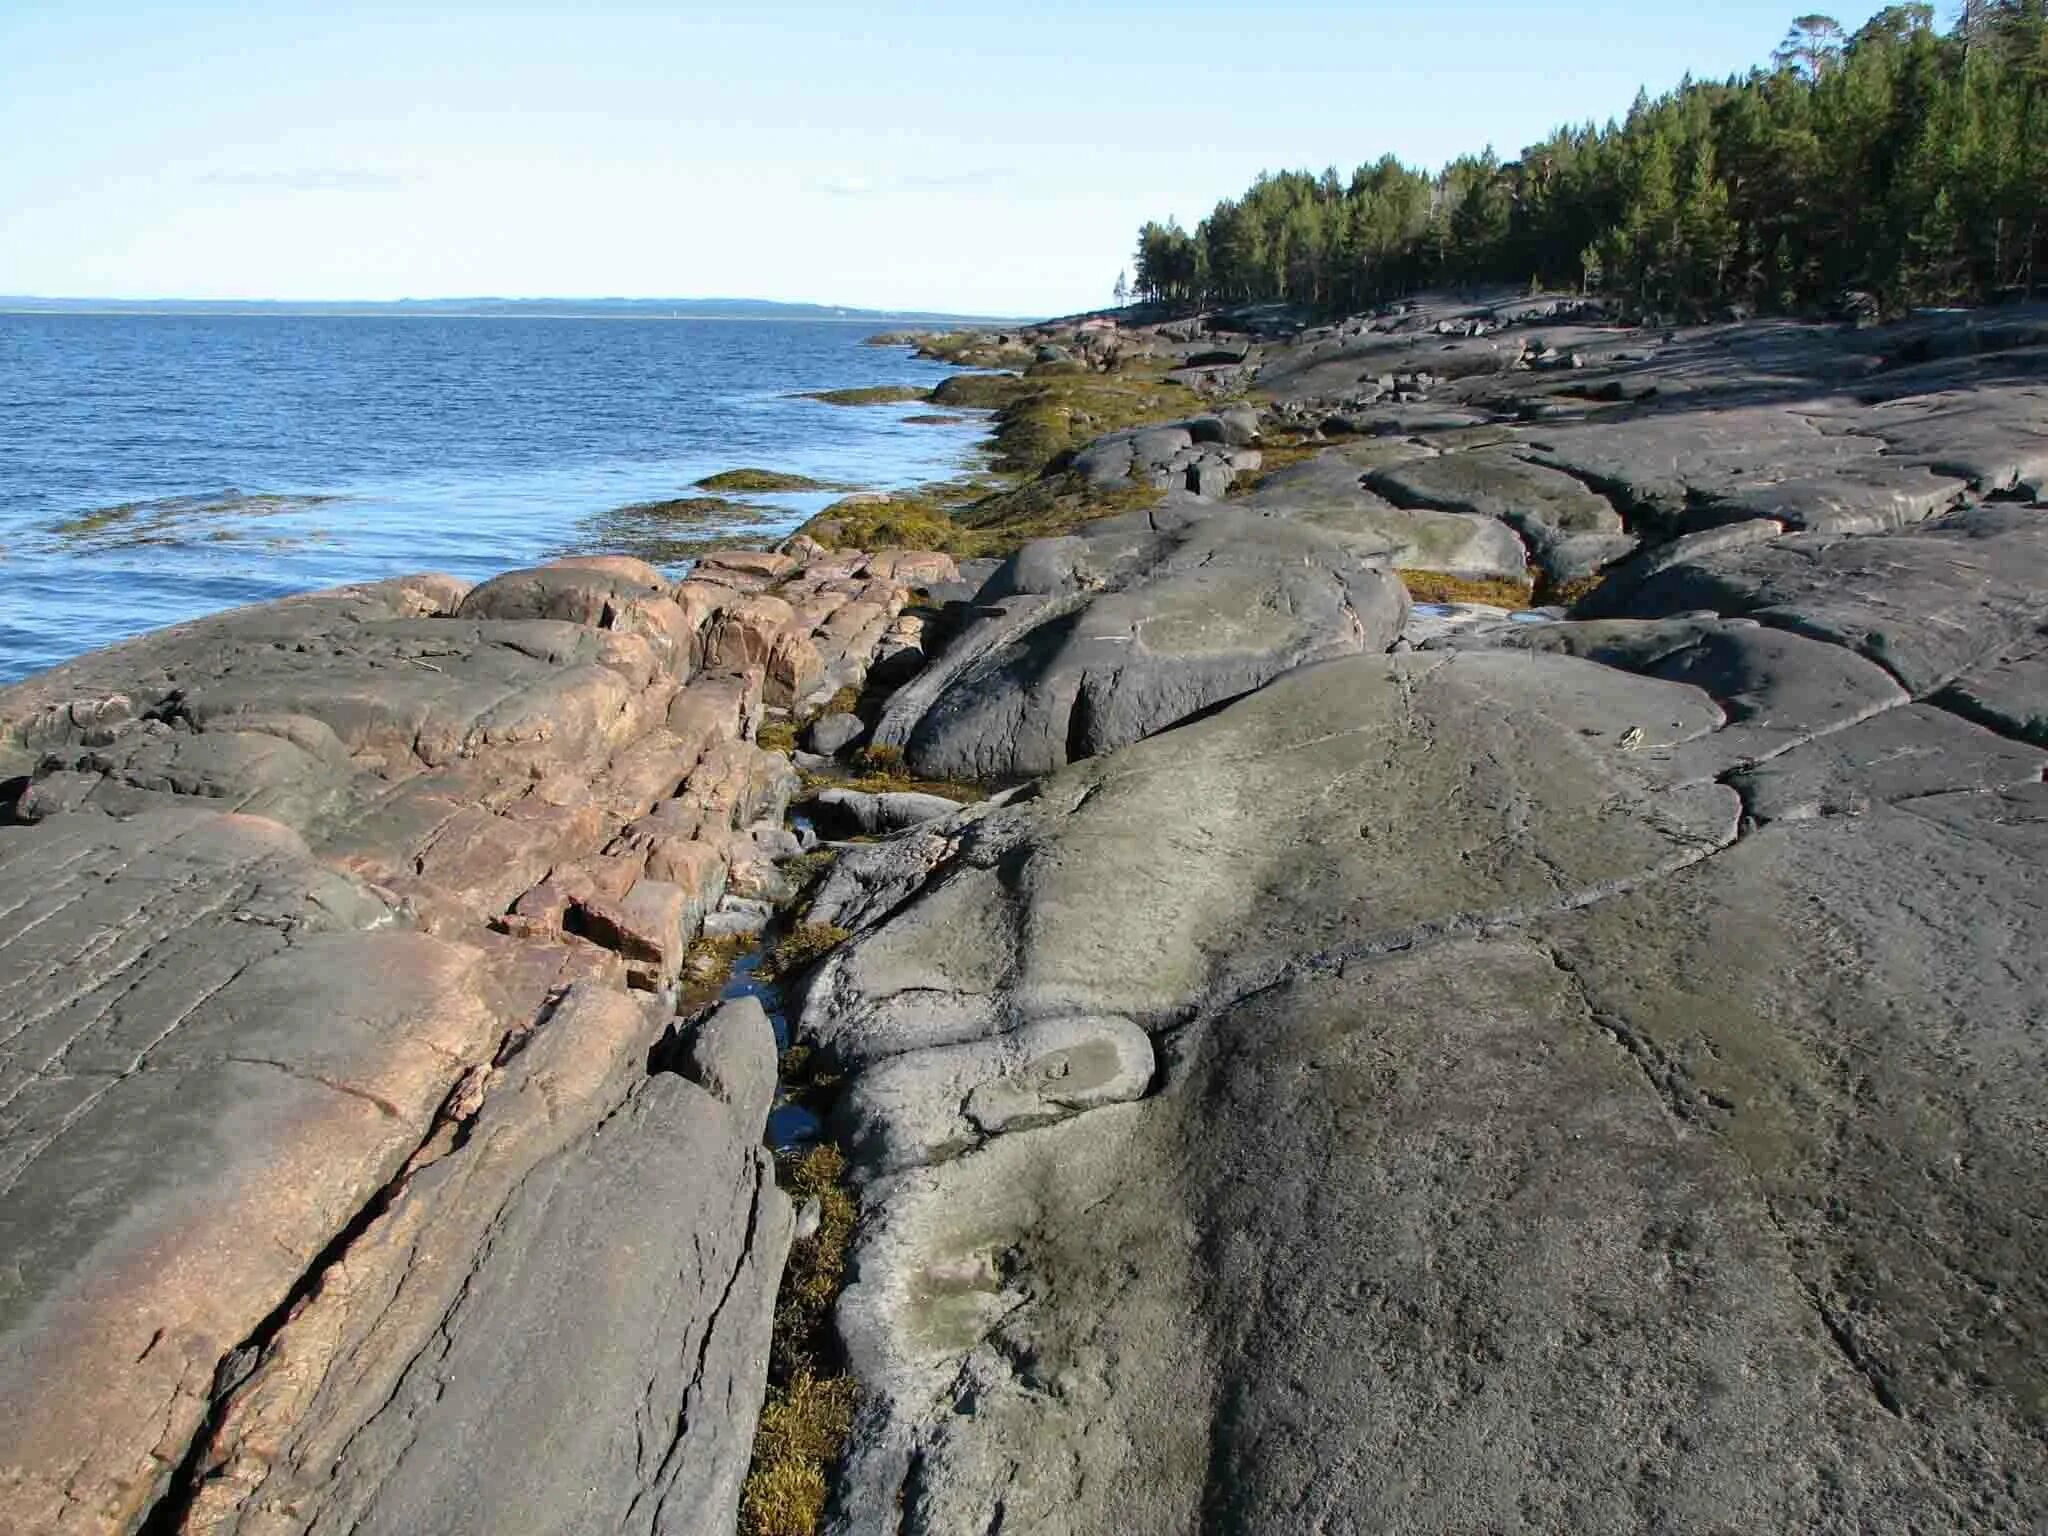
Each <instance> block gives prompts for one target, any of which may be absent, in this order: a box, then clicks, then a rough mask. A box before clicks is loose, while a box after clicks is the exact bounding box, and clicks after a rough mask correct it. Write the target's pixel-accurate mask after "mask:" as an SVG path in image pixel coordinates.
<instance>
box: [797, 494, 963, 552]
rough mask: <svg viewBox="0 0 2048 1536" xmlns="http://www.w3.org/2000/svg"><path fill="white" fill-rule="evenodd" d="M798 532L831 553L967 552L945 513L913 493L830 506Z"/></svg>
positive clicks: (856, 500) (922, 495) (864, 497)
mask: <svg viewBox="0 0 2048 1536" xmlns="http://www.w3.org/2000/svg"><path fill="white" fill-rule="evenodd" d="M801 531H802V532H804V533H807V534H809V535H810V536H811V537H812V538H814V539H816V540H817V541H818V542H819V543H820V544H823V545H825V546H826V547H827V548H830V549H937V550H944V551H946V552H947V553H949V554H964V553H966V552H967V550H966V547H965V541H964V540H963V537H962V534H961V530H960V528H959V526H958V525H957V524H955V523H954V521H953V518H952V514H951V512H950V510H949V509H948V508H947V507H946V506H944V505H943V504H941V503H940V502H938V501H936V500H934V499H932V498H931V497H929V496H927V495H924V494H922V493H918V492H909V491H906V492H903V493H901V494H896V495H890V496H886V497H873V496H860V497H855V498H853V499H850V500H847V501H839V502H834V503H833V504H832V505H831V506H829V507H827V508H826V509H825V510H824V511H823V512H820V513H819V514H818V515H817V516H816V517H814V518H812V519H811V520H810V521H809V522H807V523H805V524H804V526H803V528H802V530H801Z"/></svg>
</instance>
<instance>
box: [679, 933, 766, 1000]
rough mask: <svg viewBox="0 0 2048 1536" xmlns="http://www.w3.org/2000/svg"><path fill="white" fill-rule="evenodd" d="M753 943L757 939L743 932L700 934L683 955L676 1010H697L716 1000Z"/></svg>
mask: <svg viewBox="0 0 2048 1536" xmlns="http://www.w3.org/2000/svg"><path fill="white" fill-rule="evenodd" d="M753 947H754V941H753V940H752V939H751V938H749V937H748V936H747V935H746V934H743V933H730V934H725V935H723V936H717V935H713V936H705V937H700V938H699V939H698V940H697V941H696V942H695V943H694V944H692V945H691V946H690V949H689V953H688V954H686V955H684V956H683V981H682V986H681V988H680V989H679V992H678V995H677V998H676V1012H678V1013H680V1014H690V1013H695V1012H696V1011H697V1010H698V1009H700V1008H708V1007H710V1006H711V1005H712V1004H713V1003H715V1002H717V1001H718V994H719V993H721V992H723V991H724V990H725V984H726V982H728V981H730V980H731V979H732V970H733V967H734V966H735V965H738V964H739V960H740V956H741V955H744V954H745V953H746V952H747V951H748V950H750V949H752V948H753Z"/></svg>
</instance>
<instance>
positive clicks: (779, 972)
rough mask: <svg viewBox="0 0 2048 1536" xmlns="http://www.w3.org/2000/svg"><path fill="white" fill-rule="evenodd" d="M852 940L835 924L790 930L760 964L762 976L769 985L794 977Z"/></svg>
mask: <svg viewBox="0 0 2048 1536" xmlns="http://www.w3.org/2000/svg"><path fill="white" fill-rule="evenodd" d="M852 937H853V930H852V929H850V928H841V927H839V926H838V925H837V924H834V923H805V924H803V925H801V926H799V927H796V928H792V929H790V931H789V932H788V933H786V934H784V935H783V936H782V939H781V941H780V942H779V943H777V944H776V946H775V947H774V948H773V949H771V950H770V951H768V958H767V959H765V960H763V961H762V962H761V975H762V976H763V977H764V978H766V979H767V980H770V981H780V980H781V979H782V978H784V977H786V976H794V975H796V974H797V972H799V971H803V970H808V969H809V968H810V967H811V966H813V965H816V964H817V963H818V962H819V961H820V960H822V959H824V958H825V956H827V955H829V954H831V953H832V951H833V950H835V949H837V948H838V947H839V946H840V945H842V944H844V943H845V942H846V941H847V940H848V939H850V938H852Z"/></svg>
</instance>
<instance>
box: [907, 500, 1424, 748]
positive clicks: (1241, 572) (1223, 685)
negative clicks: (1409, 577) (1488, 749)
mask: <svg viewBox="0 0 2048 1536" xmlns="http://www.w3.org/2000/svg"><path fill="white" fill-rule="evenodd" d="M1197 506H1199V504H1197ZM1077 546H1078V547H1077ZM1039 558H1041V557H1038V556H1036V555H1034V554H1033V552H1031V551H1029V550H1027V551H1026V552H1025V553H1024V554H1020V556H1019V564H1020V565H1022V564H1023V563H1025V561H1026V560H1027V559H1039ZM1044 561H1045V563H1048V564H1052V563H1057V565H1058V566H1059V567H1060V568H1062V569H1065V570H1068V571H1071V572H1073V573H1074V574H1073V575H1072V576H1071V577H1069V578H1067V580H1068V581H1069V582H1071V586H1070V589H1069V590H1068V591H1066V592H1062V593H1058V594H1057V595H1052V594H1048V595H1047V597H1045V598H1043V599H1039V600H1038V601H1037V606H1035V607H1023V606H1020V607H1018V608H1015V609H1012V610H1009V611H1006V612H1005V613H1003V614H1002V615H1000V616H999V617H995V618H991V619H987V620H983V621H982V622H980V623H978V624H976V625H974V626H971V627H970V628H969V629H968V630H967V631H966V632H965V633H963V634H962V635H961V636H960V637H959V638H958V639H956V640H955V641H954V642H953V647H952V649H951V650H950V651H949V652H948V655H947V658H946V660H945V661H944V662H943V663H942V664H941V666H942V668H943V669H944V671H943V674H942V676H941V677H940V678H938V679H936V680H935V682H934V685H933V686H932V687H931V688H930V689H929V690H927V691H924V692H921V693H918V694H914V695H911V696H910V697H908V698H905V697H899V698H898V699H896V700H894V701H892V703H891V706H890V709H889V711H888V713H887V714H886V715H885V717H884V719H883V721H882V723H881V724H880V725H879V726H878V727H877V729H876V733H875V740H876V741H877V742H878V743H880V744H884V745H891V744H897V743H901V744H902V745H903V746H904V747H905V755H906V757H907V759H908V761H909V763H910V765H911V766H912V768H913V769H915V770H916V771H917V772H918V773H919V774H921V775H923V776H925V777H927V778H951V779H983V778H995V779H1001V778H1005V777H1018V776H1023V775H1027V774H1031V773H1037V772H1043V771H1044V770H1046V769H1048V768H1052V767H1057V766H1059V765H1060V764H1062V763H1065V762H1067V761H1070V760H1072V759H1074V758H1078V757H1083V756H1088V755H1092V754H1095V753H1099V752H1103V751H1108V750H1112V749H1113V748H1115V747H1117V746H1120V745H1122V744H1124V743H1126V742H1130V741H1135V740H1138V739H1140V738H1142V737H1144V736H1146V735H1149V734H1152V733H1153V732H1156V731H1160V730H1164V729H1166V728H1167V727H1169V726H1171V725H1173V724H1175V723H1176V722H1178V721H1181V720H1184V719H1187V718H1188V717H1189V716H1192V715H1195V714H1198V713H1199V712H1201V711H1202V710H1205V709H1208V708H1212V707H1214V706H1215V705H1216V704H1218V703H1220V702H1222V701H1224V700H1227V699H1229V698H1232V697H1235V696H1237V695H1239V694H1242V693H1244V692H1247V691H1249V690H1251V689H1253V688H1257V687H1259V686H1260V685H1262V684H1263V683H1265V682H1266V681H1268V680H1269V679H1271V678H1273V677H1276V676H1278V675H1279V674H1281V673H1283V672H1286V671H1288V670H1290V669H1292V668H1294V667H1297V666H1300V665H1302V664H1304V663H1306V662H1310V661H1315V660H1320V659H1323V658H1325V657H1329V656H1335V655H1345V654H1354V653H1357V652H1360V651H1383V650H1385V649H1386V648H1387V647H1388V646H1390V645H1391V644H1392V643H1393V641H1394V639H1395V637H1396V636H1397V635H1398V634H1399V633H1400V627H1401V621H1402V619H1403V618H1404V617H1405V615H1406V612H1407V594H1406V591H1405V590H1404V589H1403V588H1402V587H1401V586H1400V584H1399V582H1398V581H1396V580H1395V579H1394V578H1392V577H1391V576H1389V575H1387V574H1385V573H1384V572H1382V571H1379V570H1375V569H1371V568H1368V567H1367V566H1365V565H1363V564H1361V563H1360V562H1359V561H1358V560H1357V559H1356V557H1355V556H1353V555H1352V554H1351V553H1350V552H1349V551H1347V550H1345V549H1344V548H1343V547H1342V546H1341V545H1339V544H1337V543H1336V542H1334V541H1333V540H1330V539H1329V538H1327V537H1325V536H1324V535H1322V534H1320V533H1318V532H1316V531H1314V530H1313V529H1309V528H1305V527H1294V526H1290V525H1288V524H1285V523H1281V522H1278V521H1277V520H1273V519H1265V518H1257V517H1255V516H1248V515H1246V514H1245V513H1242V512H1240V511H1237V510H1236V509H1221V508H1219V509H1215V510H1206V511H1205V510H1193V511H1190V510H1185V509H1181V508H1171V509H1162V510H1161V511H1160V512H1155V513H1152V514H1147V515H1143V516H1141V517H1140V518H1139V519H1121V518H1119V519H1109V520H1107V526H1102V527H1099V528H1097V529H1095V530H1093V531H1091V533H1090V535H1089V536H1087V537H1085V538H1081V539H1078V540H1075V541H1071V542H1068V541H1062V547H1061V549H1060V550H1059V551H1058V552H1057V556H1056V557H1053V556H1051V555H1048V556H1046V557H1044ZM1084 573H1085V574H1084ZM1047 574H1048V577H1050V576H1051V574H1052V573H1051V572H1048V573H1047ZM1000 580H1001V578H1000V577H999V578H998V581H1000ZM1042 584H1044V585H1052V584H1053V583H1052V581H1051V580H1050V579H1048V580H1047V581H1045V582H1044V583H1042ZM1026 601H1027V600H1026V599H1022V598H1019V599H1014V600H1013V602H1016V603H1018V604H1020V605H1022V604H1024V603H1025V602H1026Z"/></svg>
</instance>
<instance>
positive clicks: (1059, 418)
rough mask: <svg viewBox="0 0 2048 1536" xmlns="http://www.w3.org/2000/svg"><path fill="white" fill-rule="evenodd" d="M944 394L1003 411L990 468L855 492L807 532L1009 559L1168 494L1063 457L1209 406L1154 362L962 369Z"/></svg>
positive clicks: (835, 543) (837, 543)
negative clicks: (1112, 480) (1035, 374)
mask: <svg viewBox="0 0 2048 1536" xmlns="http://www.w3.org/2000/svg"><path fill="white" fill-rule="evenodd" d="M949 394H951V395H954V396H965V397H966V398H965V399H964V400H959V401H958V402H957V403H963V404H977V405H989V406H995V407H997V411H996V420H995V426H994V431H993V434H992V438H991V442H990V450H989V451H990V462H991V466H992V469H993V470H994V472H995V473H994V475H993V476H991V477H984V478H982V479H979V480H969V481H965V482H960V481H955V482H949V483H944V484H939V485H930V486H924V487H921V488H920V489H918V490H916V491H904V492H896V493H892V494H890V495H889V496H886V497H868V496H862V497H857V498H851V499H849V500H846V501H842V502H838V503H835V504H834V505H832V506H830V507H828V508H826V509H825V510H824V511H823V512H821V513H819V514H818V516H817V517H815V518H813V519H812V520H811V521H810V522H809V523H807V524H805V525H804V528H803V529H802V531H803V532H804V533H807V534H809V535H810V536H811V537H812V538H814V539H816V540H817V541H818V542H819V543H821V544H825V545H827V546H830V547H834V548H847V549H879V548H886V547H889V546H892V545H893V546H897V547H902V548H910V549H937V550H943V551H945V552H946V553H948V554H953V555H959V556H977V555H1006V554H1009V553H1010V552H1011V551H1013V550H1015V549H1016V548H1017V547H1018V545H1020V544H1023V543H1024V542H1026V541H1027V540H1030V539H1037V538H1045V537H1047V536H1049V535H1052V534H1060V533H1068V532H1071V531H1073V530H1074V529H1076V528H1080V527H1083V526H1085V525H1086V524H1088V523H1091V522H1093V521H1095V520H1096V519H1097V518H1102V517H1109V516H1112V515H1114V514H1116V513H1120V512H1130V511H1136V510H1139V509H1142V508H1145V507H1150V506H1154V505H1157V504H1158V502H1159V501H1160V499H1161V497H1162V494H1163V493H1162V492H1160V491H1157V490H1155V489H1153V488H1152V487H1151V486H1149V485H1141V484H1137V483H1131V484H1127V485H1122V486H1118V487H1117V488H1115V489H1113V490H1109V491H1104V490H1101V489H1098V488H1096V487H1094V486H1090V485H1088V484H1087V483H1086V482H1085V481H1083V480H1082V479H1081V478H1080V477H1078V476H1076V475H1073V474H1070V473H1068V472H1067V471H1066V469H1065V467H1064V465H1065V461H1066V460H1067V459H1068V458H1069V457H1070V456H1071V455H1072V454H1073V452H1074V451H1075V450H1076V449H1077V448H1080V447H1081V446H1083V445H1084V444H1086V443H1088V442H1090V441H1092V440H1093V439H1095V438H1097V437H1100V436H1101V435H1102V434H1104V433H1106V432H1115V431H1120V430H1122V429H1124V428H1128V427H1136V426H1146V425H1152V424H1155V423H1158V422H1166V421H1179V420H1184V419H1186V418H1187V417H1189V416H1193V415H1197V414H1200V413H1202V412H1205V411H1207V410H1209V409H1211V408H1212V407H1211V404H1210V402H1207V401H1204V400H1202V399H1200V398H1199V397H1197V396H1196V395H1195V394H1194V393H1193V392H1192V391H1190V390H1188V389H1186V388H1185V387H1184V386H1182V385H1179V384H1176V383H1172V382H1170V381H1168V380H1167V379H1166V378H1165V377H1164V371H1163V368H1162V367H1161V366H1160V365H1157V364H1151V363H1147V364H1144V365H1141V366H1136V367H1133V368H1131V369H1129V370H1127V371H1124V372H1120V373H1115V374H1058V375H1054V376H1052V377H1042V378H1031V379H1022V378H1018V377H1016V376H1014V375H1009V374H962V375H958V376H956V377H954V378H951V379H948V380H946V381H945V383H943V384H941V385H940V386H939V388H938V390H937V391H936V392H935V395H934V398H937V399H941V400H945V399H946V397H947V396H948V395H949ZM948 403H955V402H953V401H948Z"/></svg>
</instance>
